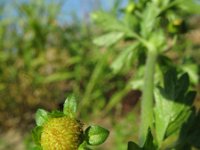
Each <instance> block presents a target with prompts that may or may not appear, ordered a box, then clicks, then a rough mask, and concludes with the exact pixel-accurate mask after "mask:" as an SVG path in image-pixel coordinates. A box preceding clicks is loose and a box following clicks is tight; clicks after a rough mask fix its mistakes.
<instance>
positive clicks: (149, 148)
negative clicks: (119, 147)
mask: <svg viewBox="0 0 200 150" xmlns="http://www.w3.org/2000/svg"><path fill="white" fill-rule="evenodd" d="M128 150H157V146H156V145H155V144H154V139H153V136H152V134H151V131H150V129H149V131H148V134H147V137H146V141H145V143H144V146H143V147H142V148H141V147H139V146H138V145H137V144H136V143H134V142H128Z"/></svg>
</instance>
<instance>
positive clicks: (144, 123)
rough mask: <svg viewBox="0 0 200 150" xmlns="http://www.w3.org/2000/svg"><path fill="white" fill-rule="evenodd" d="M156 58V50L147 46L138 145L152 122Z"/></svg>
mask: <svg viewBox="0 0 200 150" xmlns="http://www.w3.org/2000/svg"><path fill="white" fill-rule="evenodd" d="M156 59H157V51H156V49H155V48H154V46H153V47H149V51H148V54H147V61H146V65H145V75H144V87H143V95H142V101H141V128H140V135H139V138H140V139H139V140H140V141H139V142H140V145H141V146H142V145H144V142H145V140H146V136H147V134H148V129H149V128H150V127H152V124H153V88H154V70H155V65H156Z"/></svg>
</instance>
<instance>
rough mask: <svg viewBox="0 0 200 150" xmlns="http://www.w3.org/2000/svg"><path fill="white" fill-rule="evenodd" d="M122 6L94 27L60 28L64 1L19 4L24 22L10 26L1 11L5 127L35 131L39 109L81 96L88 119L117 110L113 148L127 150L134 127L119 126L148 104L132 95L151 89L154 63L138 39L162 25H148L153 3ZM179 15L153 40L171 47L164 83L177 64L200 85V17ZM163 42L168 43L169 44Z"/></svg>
mask: <svg viewBox="0 0 200 150" xmlns="http://www.w3.org/2000/svg"><path fill="white" fill-rule="evenodd" d="M152 1H153V0H152ZM178 1H180V2H181V1H182V0H178ZM121 2H122V1H121V0H116V1H114V5H113V7H112V8H111V10H109V11H104V10H101V11H97V12H94V13H92V14H91V22H90V23H89V24H79V23H80V22H73V23H63V22H59V21H58V16H59V15H60V14H61V12H60V10H61V7H62V3H63V1H62V2H58V3H57V1H50V2H47V1H46V0H44V1H41V0H30V1H29V2H22V3H18V4H16V3H13V5H15V6H14V7H15V9H16V12H17V14H16V15H14V17H10V18H8V17H1V16H3V15H2V13H3V11H1V10H3V9H1V8H3V5H2V6H0V114H1V115H0V126H1V127H16V126H17V125H19V124H20V126H21V127H23V126H26V125H27V124H28V125H32V123H33V114H34V112H35V110H36V109H37V108H40V107H42V108H44V109H47V110H50V109H51V110H52V109H54V108H58V107H59V105H60V104H62V103H63V101H64V99H65V97H66V95H65V94H68V93H71V92H72V91H73V93H74V94H75V95H78V96H79V98H78V99H79V100H80V101H79V106H80V108H81V109H80V111H81V113H80V115H82V118H84V117H85V118H87V115H85V114H87V113H90V119H92V118H101V117H99V116H103V115H108V116H109V114H110V112H111V110H114V112H115V114H114V116H115V117H116V118H115V117H113V116H112V118H113V119H110V120H111V122H112V123H113V124H114V123H117V125H115V126H114V127H113V132H114V136H115V137H114V140H113V141H112V142H113V143H114V144H113V145H116V144H118V145H119V147H120V146H121V147H120V148H125V146H126V145H125V144H126V141H128V139H129V137H130V136H131V133H130V132H129V131H128V132H127V130H126V129H125V128H124V126H126V122H130V120H131V119H129V117H124V119H123V120H122V122H121V123H119V124H118V119H119V118H120V117H121V114H123V115H124V114H126V113H127V112H129V111H130V110H131V109H132V108H133V106H134V105H135V104H136V102H137V101H138V99H139V98H140V95H141V93H140V92H139V90H137V91H135V90H132V89H140V88H141V85H142V84H143V78H142V77H143V74H144V63H145V58H146V48H145V47H144V46H143V45H141V43H140V42H138V41H136V40H135V34H134V32H133V31H135V32H137V33H139V34H140V35H142V36H144V37H146V38H147V39H148V38H150V37H151V36H150V33H154V32H151V30H150V29H151V28H150V27H152V28H154V24H150V23H151V21H154V22H156V21H157V20H148V15H153V13H150V14H148V12H151V11H152V12H155V11H156V10H154V9H153V8H149V10H143V8H144V7H145V6H146V5H147V1H146V0H140V3H138V2H136V1H134V0H129V3H128V4H127V6H126V7H124V8H121V5H120V3H121ZM154 2H155V3H156V2H160V4H159V5H161V6H162V7H163V8H164V6H165V5H166V4H165V3H164V1H163V2H162V1H160V0H158V1H157V0H154ZM184 3H185V4H184V5H179V7H181V8H182V9H181V10H189V11H191V12H192V13H197V12H198V11H199V10H198V9H196V8H197V6H195V5H192V6H191V3H190V4H189V3H188V2H187V1H186V0H185V1H184ZM186 6H187V7H186ZM193 6H194V7H193ZM191 8H192V9H191ZM193 8H195V9H193ZM150 9H152V10H150ZM173 10H174V11H166V12H167V13H165V14H162V15H163V16H164V17H163V18H164V20H163V22H162V26H163V30H162V31H160V32H158V33H156V34H154V36H153V38H152V39H151V40H152V41H154V43H156V45H158V46H163V45H165V44H166V45H167V47H162V48H163V49H162V50H163V53H162V54H161V55H160V56H159V57H158V61H159V65H158V66H157V67H156V72H157V73H156V82H159V81H160V80H161V77H162V71H166V70H167V68H168V67H169V66H170V67H171V66H174V65H172V64H173V63H172V61H173V62H175V66H177V68H178V69H179V72H187V73H188V74H189V77H190V80H191V81H192V83H193V85H195V84H197V82H198V80H199V79H198V75H199V74H198V71H199V65H198V63H200V61H199V60H200V54H199V38H195V39H194V37H193V34H192V33H193V32H194V31H196V29H198V22H197V23H194V21H193V20H195V19H196V18H195V17H196V16H194V18H195V19H193V20H192V19H191V16H192V15H191V13H190V14H188V13H184V11H180V9H179V8H177V7H173ZM139 12H144V13H143V14H140V13H139ZM66 15H67V14H66ZM182 16H185V17H184V18H183V17H182ZM92 21H93V22H92ZM142 21H144V22H143V23H142ZM195 25H196V26H195ZM146 26H147V27H146ZM141 28H143V30H141ZM144 29H146V30H144ZM102 33H103V34H102ZM195 33H196V32H195ZM100 34H101V35H102V36H99V35H100ZM163 34H166V35H167V36H166V37H165V38H162V37H163ZM175 34H177V36H174V35H175ZM93 39H94V40H93ZM163 43H165V44H163ZM95 44H97V45H98V46H101V47H100V48H99V47H98V48H97V47H96V46H95ZM171 50H173V51H171ZM169 58H171V60H170V59H169ZM102 109H103V111H102ZM78 110H79V109H78ZM135 114H136V115H137V114H138V112H136V113H135ZM112 115H113V114H112ZM131 116H132V114H131ZM132 117H135V116H134V114H133V116H132ZM85 118H84V119H85ZM136 119H137V117H136ZM136 119H135V120H136ZM100 120H101V119H100ZM105 120H106V119H105ZM105 120H103V121H105ZM127 120H128V121H127ZM22 122H23V124H22ZM105 122H106V121H105ZM136 122H138V121H137V120H136ZM132 124H133V123H132ZM137 126H138V125H137V124H136V127H134V129H133V130H134V132H137V129H135V128H137ZM127 128H129V129H130V128H132V127H129V126H128V127H127ZM135 139H136V138H135ZM130 140H133V139H130ZM27 143H29V142H27ZM122 143H123V144H122ZM28 146H29V145H28V144H27V147H28ZM30 146H31V145H30ZM109 148H110V147H109ZM109 148H108V149H109Z"/></svg>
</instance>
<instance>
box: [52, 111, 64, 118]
mask: <svg viewBox="0 0 200 150" xmlns="http://www.w3.org/2000/svg"><path fill="white" fill-rule="evenodd" d="M48 116H49V118H59V117H63V116H65V114H64V113H63V112H62V111H59V110H54V111H52V112H51V113H49V114H48Z"/></svg>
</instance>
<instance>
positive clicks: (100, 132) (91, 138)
mask: <svg viewBox="0 0 200 150" xmlns="http://www.w3.org/2000/svg"><path fill="white" fill-rule="evenodd" d="M108 135H109V131H108V130H107V129H104V128H102V127H100V126H97V125H93V126H89V127H88V128H87V129H86V131H85V136H86V141H87V143H88V144H89V145H100V144H102V143H104V142H105V140H106V139H107V137H108Z"/></svg>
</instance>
